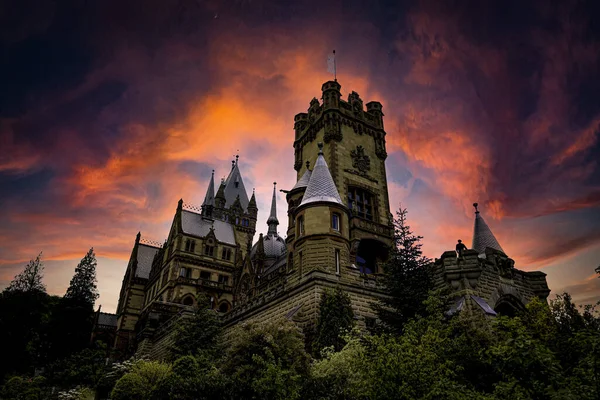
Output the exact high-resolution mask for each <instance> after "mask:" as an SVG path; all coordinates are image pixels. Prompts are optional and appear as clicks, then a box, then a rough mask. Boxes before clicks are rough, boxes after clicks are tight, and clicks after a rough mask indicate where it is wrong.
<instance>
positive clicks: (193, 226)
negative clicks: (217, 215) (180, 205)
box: [181, 210, 236, 246]
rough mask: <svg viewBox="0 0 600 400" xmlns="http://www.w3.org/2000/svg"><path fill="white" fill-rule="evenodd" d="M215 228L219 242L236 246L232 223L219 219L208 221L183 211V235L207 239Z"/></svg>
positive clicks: (200, 216) (198, 215) (193, 213)
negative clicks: (212, 228)
mask: <svg viewBox="0 0 600 400" xmlns="http://www.w3.org/2000/svg"><path fill="white" fill-rule="evenodd" d="M213 226H214V229H215V237H216V238H217V240H218V241H219V242H222V243H226V244H230V245H232V246H235V244H236V243H235V235H234V233H233V226H231V224H230V223H228V222H225V221H221V220H218V219H215V220H212V219H207V218H204V217H203V216H202V215H200V214H197V213H195V212H192V211H189V210H182V211H181V229H182V230H183V233H186V234H188V235H194V236H198V237H205V236H206V235H208V233H209V232H210V228H211V227H213Z"/></svg>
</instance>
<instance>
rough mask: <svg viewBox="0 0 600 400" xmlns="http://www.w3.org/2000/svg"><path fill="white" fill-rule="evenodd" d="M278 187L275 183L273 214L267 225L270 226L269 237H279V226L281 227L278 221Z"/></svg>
mask: <svg viewBox="0 0 600 400" xmlns="http://www.w3.org/2000/svg"><path fill="white" fill-rule="evenodd" d="M276 186H277V182H273V200H271V214H270V215H269V219H267V225H269V230H268V231H267V235H269V236H277V225H279V221H278V220H277V195H276Z"/></svg>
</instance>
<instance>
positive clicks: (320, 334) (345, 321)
mask: <svg viewBox="0 0 600 400" xmlns="http://www.w3.org/2000/svg"><path fill="white" fill-rule="evenodd" d="M353 326H354V312H353V311H352V303H351V301H350V296H348V294H347V293H346V292H344V291H343V290H342V289H340V288H336V289H335V291H330V290H326V291H325V292H324V293H323V295H322V296H321V302H320V305H319V320H318V322H317V328H316V332H315V339H314V342H313V354H315V355H316V356H319V355H320V354H321V351H322V350H323V349H324V348H326V347H330V346H333V348H334V350H335V351H340V350H341V349H342V348H343V347H344V345H345V344H346V342H345V340H344V338H343V335H344V334H345V333H347V332H349V331H350V330H351V329H352V327H353Z"/></svg>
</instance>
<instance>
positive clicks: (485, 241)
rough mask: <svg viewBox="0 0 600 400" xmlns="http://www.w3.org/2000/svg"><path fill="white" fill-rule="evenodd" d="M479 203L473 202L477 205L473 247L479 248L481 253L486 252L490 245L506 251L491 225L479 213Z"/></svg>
mask: <svg viewBox="0 0 600 400" xmlns="http://www.w3.org/2000/svg"><path fill="white" fill-rule="evenodd" d="M478 205H479V204H477V203H473V207H475V225H474V227H473V244H472V246H471V247H472V248H473V249H475V250H477V252H478V253H479V254H484V253H485V248H486V247H490V248H492V249H494V250H498V251H501V252H503V253H504V250H502V247H500V244H499V243H498V240H496V237H495V236H494V234H493V233H492V230H491V229H490V227H489V226H488V225H487V224H486V223H485V221H484V220H483V217H482V216H481V215H480V214H479V210H478V209H477V206H478Z"/></svg>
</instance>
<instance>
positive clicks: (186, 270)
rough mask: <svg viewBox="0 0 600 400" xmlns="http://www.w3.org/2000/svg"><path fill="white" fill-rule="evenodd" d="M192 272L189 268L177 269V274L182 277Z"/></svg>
mask: <svg viewBox="0 0 600 400" xmlns="http://www.w3.org/2000/svg"><path fill="white" fill-rule="evenodd" d="M191 274H192V271H191V270H190V269H189V268H185V267H181V269H179V276H180V277H182V278H189V277H190V275H191Z"/></svg>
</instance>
